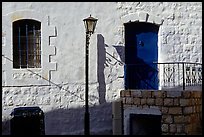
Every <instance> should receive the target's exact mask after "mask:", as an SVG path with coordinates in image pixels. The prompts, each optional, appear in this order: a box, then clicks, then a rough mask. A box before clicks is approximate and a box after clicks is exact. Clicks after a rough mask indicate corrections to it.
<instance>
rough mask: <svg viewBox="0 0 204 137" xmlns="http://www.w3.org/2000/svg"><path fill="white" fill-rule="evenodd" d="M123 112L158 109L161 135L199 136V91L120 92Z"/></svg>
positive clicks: (200, 105) (200, 117)
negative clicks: (135, 109)
mask: <svg viewBox="0 0 204 137" xmlns="http://www.w3.org/2000/svg"><path fill="white" fill-rule="evenodd" d="M121 99H122V103H123V108H124V110H125V109H127V108H130V107H138V108H140V109H148V108H149V109H154V108H159V110H160V111H161V115H162V118H161V131H162V135H197V134H201V128H202V127H201V123H202V92H201V91H156V90H122V91H121Z"/></svg>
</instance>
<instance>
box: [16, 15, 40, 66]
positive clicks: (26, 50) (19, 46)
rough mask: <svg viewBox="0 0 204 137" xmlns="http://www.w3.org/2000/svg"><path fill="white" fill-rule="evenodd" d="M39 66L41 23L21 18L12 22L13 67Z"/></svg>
mask: <svg viewBox="0 0 204 137" xmlns="http://www.w3.org/2000/svg"><path fill="white" fill-rule="evenodd" d="M40 67H41V23H40V22H39V21H36V20H31V19H23V20H18V21H15V22H13V68H40Z"/></svg>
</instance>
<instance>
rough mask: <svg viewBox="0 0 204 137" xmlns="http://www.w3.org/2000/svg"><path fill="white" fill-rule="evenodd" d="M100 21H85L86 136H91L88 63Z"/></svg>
mask: <svg viewBox="0 0 204 137" xmlns="http://www.w3.org/2000/svg"><path fill="white" fill-rule="evenodd" d="M97 20H98V19H95V18H93V17H91V15H90V17H88V18H86V19H83V21H84V25H85V29H86V46H85V114H84V134H85V135H90V122H89V104H88V89H89V88H88V70H89V69H88V67H89V66H88V64H89V63H88V61H89V40H90V37H91V35H92V34H93V33H94V29H95V27H96V23H97Z"/></svg>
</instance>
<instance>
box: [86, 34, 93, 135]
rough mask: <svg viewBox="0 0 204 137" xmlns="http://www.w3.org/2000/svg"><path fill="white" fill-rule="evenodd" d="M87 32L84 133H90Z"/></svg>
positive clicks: (87, 46) (87, 38)
mask: <svg viewBox="0 0 204 137" xmlns="http://www.w3.org/2000/svg"><path fill="white" fill-rule="evenodd" d="M90 35H91V34H89V33H86V46H85V48H86V49H85V56H86V57H85V74H86V75H85V82H86V83H85V115H84V134H85V135H90V129H89V127H90V126H89V104H88V97H89V96H88V90H89V87H88V82H89V81H88V76H89V73H88V72H89V71H88V70H89V68H88V67H89V62H88V61H89V39H90Z"/></svg>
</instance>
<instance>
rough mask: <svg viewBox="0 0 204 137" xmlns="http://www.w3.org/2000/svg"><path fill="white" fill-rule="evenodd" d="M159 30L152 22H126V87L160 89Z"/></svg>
mask: <svg viewBox="0 0 204 137" xmlns="http://www.w3.org/2000/svg"><path fill="white" fill-rule="evenodd" d="M158 30H159V26H157V25H154V24H151V23H142V22H137V23H126V24H125V66H124V71H125V77H124V78H125V79H124V80H125V89H158V71H157V65H156V64H153V62H157V61H158V44H157V42H158Z"/></svg>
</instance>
